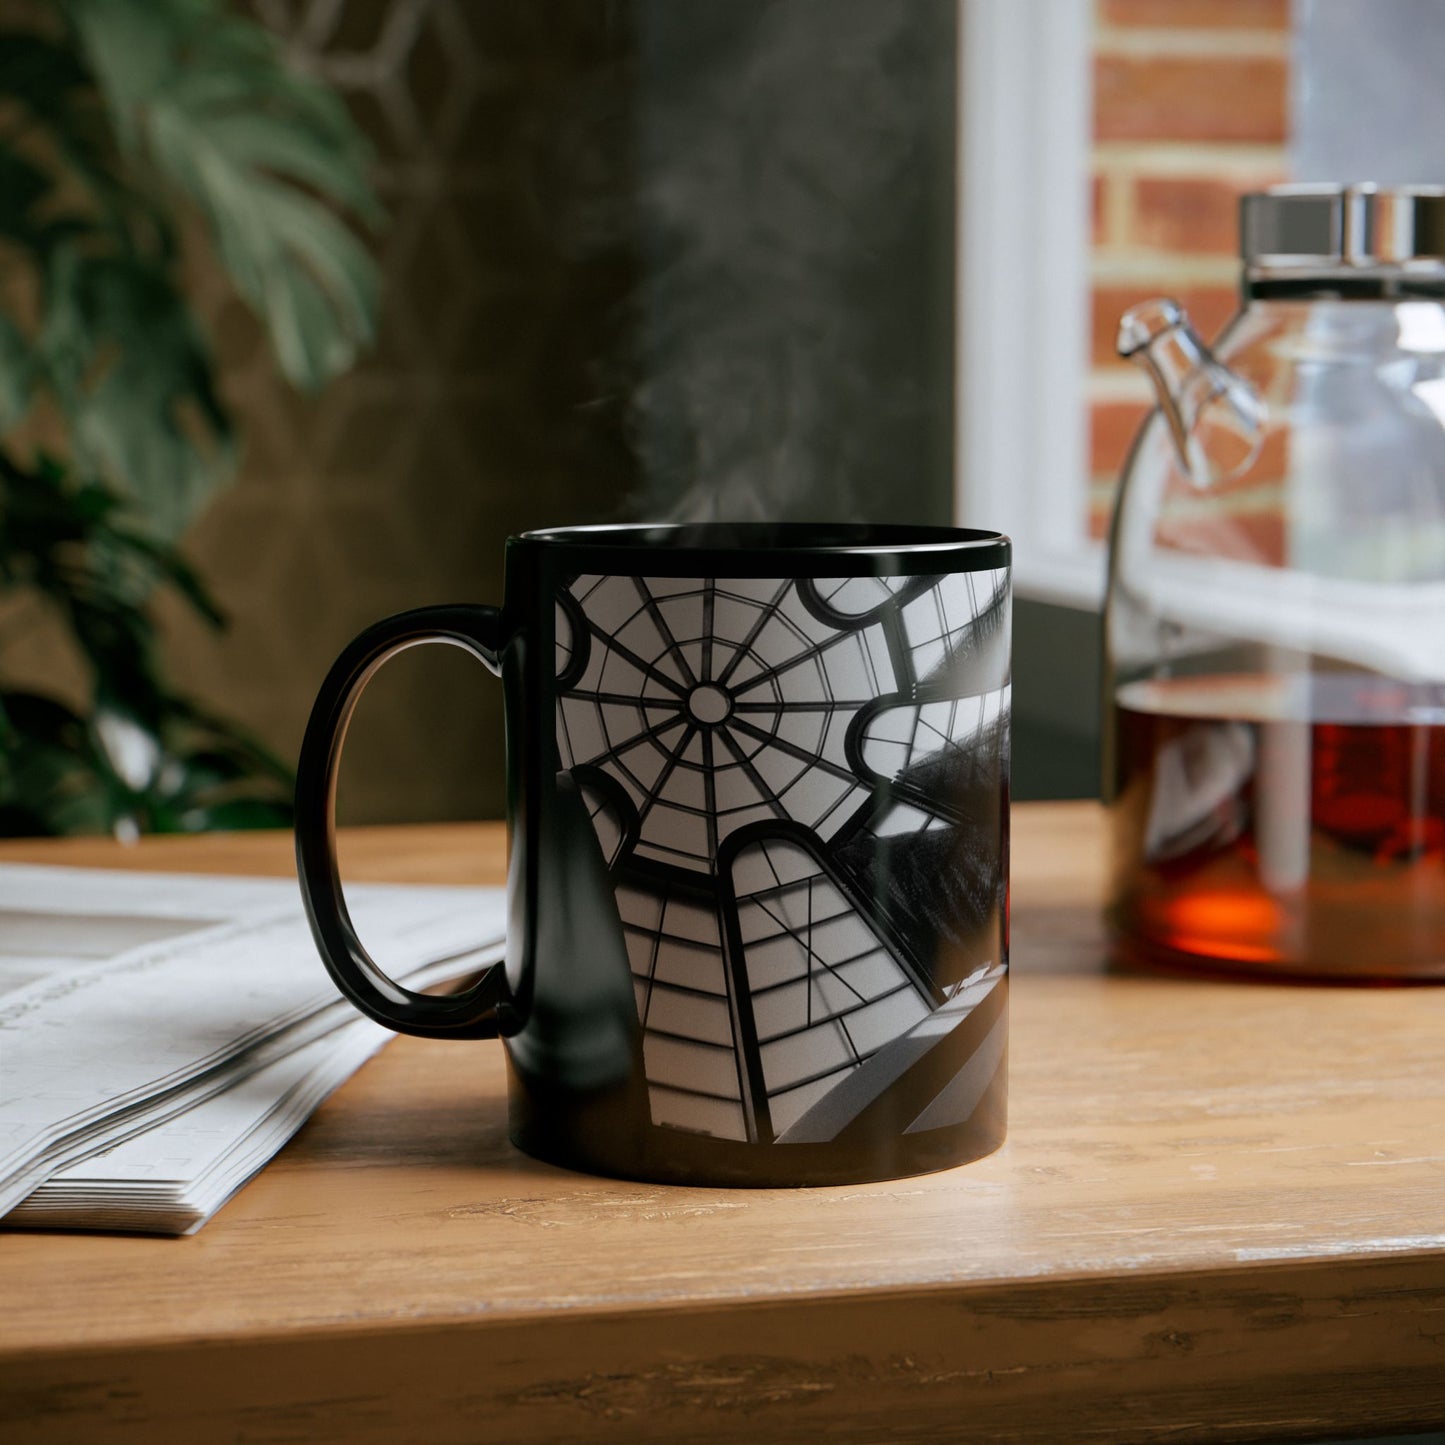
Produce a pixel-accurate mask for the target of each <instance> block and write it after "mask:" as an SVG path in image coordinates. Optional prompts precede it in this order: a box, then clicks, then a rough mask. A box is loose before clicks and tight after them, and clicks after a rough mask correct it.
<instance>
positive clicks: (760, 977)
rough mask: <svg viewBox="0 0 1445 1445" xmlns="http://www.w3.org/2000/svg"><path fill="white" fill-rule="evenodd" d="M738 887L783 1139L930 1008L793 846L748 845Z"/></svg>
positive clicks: (772, 1116) (755, 1011)
mask: <svg viewBox="0 0 1445 1445" xmlns="http://www.w3.org/2000/svg"><path fill="white" fill-rule="evenodd" d="M732 881H733V886H734V888H735V890H736V895H737V909H738V913H737V918H738V932H739V935H740V939H741V944H742V955H743V963H744V968H745V972H746V977H747V983H748V992H749V995H750V1000H751V1007H752V1021H753V1028H754V1030H755V1033H756V1036H757V1045H758V1061H759V1065H760V1073H761V1083H762V1089H761V1093H762V1094H763V1097H764V1099H765V1101H766V1108H767V1115H768V1122H769V1124H770V1126H771V1129H772V1132H773V1133H774V1134H781V1133H782V1132H783V1131H784V1130H785V1129H787V1128H788V1127H789V1125H791V1124H793V1123H794V1122H796V1121H797V1120H798V1119H799V1118H800V1117H801V1116H802V1115H803V1114H805V1113H806V1112H807V1111H808V1109H810V1108H811V1107H812V1106H813V1105H814V1104H816V1103H817V1102H818V1100H819V1099H821V1098H822V1097H823V1095H824V1094H827V1093H829V1092H830V1091H831V1090H832V1089H833V1088H834V1086H835V1085H836V1084H838V1083H839V1082H840V1080H841V1079H843V1078H844V1077H845V1076H846V1075H848V1074H850V1073H852V1072H853V1070H855V1069H856V1068H858V1067H859V1066H860V1065H862V1064H863V1063H864V1062H865V1061H866V1060H867V1059H869V1058H870V1057H871V1056H872V1055H873V1054H875V1053H876V1052H877V1051H878V1049H879V1048H881V1047H882V1046H883V1045H884V1044H886V1043H888V1042H889V1041H890V1040H891V1039H893V1038H896V1037H897V1036H898V1035H899V1034H901V1033H904V1032H906V1031H907V1030H908V1029H910V1028H911V1027H912V1026H913V1025H914V1024H916V1023H918V1022H919V1021H920V1020H922V1019H924V1018H926V1017H927V1016H928V1014H929V1013H930V1011H931V1010H932V1007H933V1001H932V1000H931V999H930V998H929V997H928V993H927V991H926V990H925V989H924V988H922V987H920V984H919V981H918V979H917V978H916V977H914V976H913V975H911V974H910V973H909V972H908V971H907V970H905V969H904V968H903V966H902V965H901V964H900V963H899V962H898V960H897V959H895V958H894V957H893V955H892V954H891V953H890V952H889V950H888V947H887V945H886V944H885V943H884V942H883V940H882V939H881V938H880V937H879V936H878V934H877V933H875V932H874V930H873V927H872V926H871V924H870V923H869V922H868V921H867V920H866V919H865V918H864V917H863V916H862V915H861V914H860V913H859V912H857V911H856V910H855V909H854V908H853V906H852V904H851V903H850V902H849V901H848V900H847V899H846V898H845V897H844V895H843V893H842V891H841V889H840V888H839V887H838V885H837V883H836V882H834V880H833V879H831V878H830V877H829V876H828V875H827V873H826V871H825V870H824V868H823V867H822V865H821V864H820V863H819V862H818V861H817V860H816V859H815V858H812V857H810V856H809V854H808V853H807V852H806V851H805V850H804V849H803V848H802V847H800V846H799V845H798V844H797V843H794V842H791V841H788V840H786V839H766V840H759V841H758V842H756V843H750V844H748V845H747V846H746V847H744V848H743V849H742V850H741V851H740V852H739V853H738V856H737V858H736V860H735V861H734V863H733V869H732Z"/></svg>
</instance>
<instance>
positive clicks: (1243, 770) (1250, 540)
mask: <svg viewBox="0 0 1445 1445" xmlns="http://www.w3.org/2000/svg"><path fill="white" fill-rule="evenodd" d="M1241 231H1242V245H1241V250H1242V255H1243V259H1244V274H1243V306H1242V308H1241V310H1240V311H1239V313H1238V314H1237V315H1236V316H1235V318H1234V319H1233V321H1231V322H1230V324H1229V325H1228V327H1227V328H1226V329H1225V331H1224V333H1223V335H1222V337H1221V339H1220V340H1219V341H1218V343H1217V344H1216V346H1215V347H1214V348H1213V349H1212V350H1211V349H1210V348H1209V347H1207V346H1206V345H1205V344H1204V343H1203V342H1202V341H1201V339H1200V338H1199V336H1198V335H1197V334H1196V333H1195V331H1194V330H1193V328H1192V327H1191V326H1190V324H1189V320H1188V318H1187V317H1186V316H1185V315H1184V313H1183V311H1182V310H1181V309H1180V308H1179V307H1178V306H1177V305H1175V304H1174V303H1173V302H1170V301H1165V300H1159V301H1151V302H1146V303H1144V304H1143V305H1140V306H1137V307H1135V308H1133V309H1132V310H1131V311H1130V312H1129V313H1128V314H1127V315H1126V316H1125V317H1124V318H1123V321H1122V324H1121V327H1120V332H1119V350H1120V352H1121V354H1123V355H1124V356H1127V357H1129V358H1131V359H1132V360H1134V361H1135V362H1137V363H1138V364H1139V365H1140V366H1142V367H1143V368H1144V370H1145V371H1146V372H1147V373H1148V374H1149V376H1150V378H1151V380H1152V381H1153V383H1154V387H1155V390H1156V394H1157V401H1158V406H1157V409H1156V410H1155V411H1154V412H1152V413H1151V414H1150V416H1149V417H1148V419H1147V420H1146V421H1145V422H1144V424H1143V426H1142V428H1141V430H1140V432H1139V435H1138V437H1137V439H1136V440H1135V443H1134V448H1133V451H1132V453H1131V455H1130V457H1129V460H1128V462H1127V463H1126V465H1125V470H1124V477H1123V481H1122V484H1121V488H1120V492H1119V497H1118V501H1117V503H1116V507H1115V513H1114V522H1113V530H1112V536H1111V541H1110V569H1109V592H1108V602H1107V607H1106V615H1105V657H1106V661H1105V703H1106V714H1107V717H1106V726H1105V737H1106V743H1105V793H1106V800H1107V801H1108V803H1109V805H1110V809H1111V817H1112V825H1113V832H1114V860H1113V865H1114V867H1113V884H1112V901H1111V917H1112V923H1113V927H1114V930H1115V934H1116V939H1117V942H1118V946H1119V948H1120V951H1121V952H1122V954H1123V955H1124V956H1125V957H1126V958H1129V957H1132V958H1134V959H1137V960H1140V961H1145V962H1148V963H1152V964H1156V965H1157V964H1164V965H1166V966H1184V967H1195V968H1198V967H1205V968H1220V967H1224V968H1228V969H1232V970H1251V971H1257V972H1261V973H1267V974H1274V975H1282V974H1296V975H1306V976H1316V977H1322V976H1334V977H1356V978H1400V979H1406V978H1425V977H1435V978H1445V192H1442V191H1440V190H1436V189H1433V188H1431V189H1425V188H1407V189H1397V190H1385V189H1378V188H1375V187H1372V186H1363V185H1362V186H1344V187H1278V188H1276V189H1274V190H1271V191H1268V192H1263V193H1260V194H1257V195H1251V196H1247V197H1245V198H1244V201H1243V203H1242V207H1241Z"/></svg>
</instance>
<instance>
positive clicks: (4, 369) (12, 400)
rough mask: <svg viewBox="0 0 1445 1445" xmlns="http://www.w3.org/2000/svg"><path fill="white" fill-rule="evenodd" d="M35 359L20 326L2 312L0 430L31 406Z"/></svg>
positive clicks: (0, 324)
mask: <svg viewBox="0 0 1445 1445" xmlns="http://www.w3.org/2000/svg"><path fill="white" fill-rule="evenodd" d="M34 376H35V363H34V360H33V358H32V357H31V355H30V346H29V344H28V343H27V342H26V340H25V338H24V336H22V335H21V334H20V328H19V327H18V326H16V325H15V323H14V322H13V321H11V319H10V318H9V317H8V316H5V315H0V431H9V430H10V428H11V427H13V426H15V425H16V424H17V423H18V422H19V421H20V419H21V418H22V417H23V416H24V415H25V413H26V411H27V410H29V407H30V388H31V386H32V385H33V382H34Z"/></svg>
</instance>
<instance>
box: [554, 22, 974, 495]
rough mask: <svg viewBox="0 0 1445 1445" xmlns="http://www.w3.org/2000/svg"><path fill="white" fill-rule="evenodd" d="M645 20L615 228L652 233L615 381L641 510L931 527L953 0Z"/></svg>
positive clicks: (939, 448)
mask: <svg viewBox="0 0 1445 1445" xmlns="http://www.w3.org/2000/svg"><path fill="white" fill-rule="evenodd" d="M635 15H636V25H637V36H636V40H637V53H638V66H637V71H636V73H635V74H633V75H632V76H631V77H630V83H631V85H632V86H633V87H634V88H635V94H636V97H637V98H636V100H635V102H634V104H635V105H636V107H637V109H636V113H635V116H634V118H633V123H634V127H635V130H634V138H635V145H636V153H635V154H636V175H635V176H634V177H632V178H631V192H630V195H631V201H630V204H629V206H627V207H626V208H625V209H626V210H627V212H628V214H627V216H626V217H625V218H624V220H623V224H624V225H626V226H627V227H628V228H629V229H634V228H637V229H640V233H641V247H640V251H641V255H640V259H639V265H640V276H639V279H638V281H637V283H636V285H635V287H634V288H633V290H632V292H631V294H630V296H629V300H628V304H627V317H626V322H625V329H626V331H627V333H628V338H629V339H628V342H627V347H626V349H627V353H628V354H627V356H626V357H625V359H624V360H623V361H622V363H621V364H620V365H619V366H617V367H616V369H615V373H614V374H610V375H608V376H606V377H605V378H604V388H605V389H606V390H609V391H613V392H621V393H623V394H625V398H626V400H625V406H626V412H627V423H628V431H629V434H630V438H631V441H632V444H633V447H634V449H635V452H636V455H637V457H638V459H639V461H640V463H641V467H640V470H641V473H642V486H643V493H642V495H641V496H640V497H638V498H636V499H634V503H633V508H632V509H633V510H634V512H639V513H641V514H643V515H647V516H651V517H666V518H668V519H670V520H675V521H699V520H732V521H738V520H779V519H787V518H796V517H816V516H822V515H826V516H828V517H830V518H833V519H835V520H841V519H843V518H847V517H856V516H874V517H877V516H882V515H889V516H900V517H906V516H908V515H909V514H910V513H912V514H916V515H918V516H920V517H922V516H925V515H927V514H928V513H929V511H930V510H931V508H930V500H931V501H932V503H933V507H932V509H934V510H939V514H940V515H942V514H943V512H942V510H941V509H939V503H940V500H941V498H942V497H943V496H945V495H946V487H947V480H946V471H947V465H948V463H947V450H948V439H949V436H950V434H951V412H950V394H951V373H950V370H949V362H950V354H951V327H952V308H951V296H952V283H953V270H952V254H951V252H952V236H953V224H952V215H951V211H952V198H953V142H952V115H953V87H952V73H953V38H954V19H953V7H952V5H951V4H943V3H926V4H878V3H876V0H788V3H786V4H776V3H769V0H728V3H727V4H717V3H715V0H647V3H644V4H641V5H640V6H639V7H637V10H636V11H635ZM618 83H619V84H623V83H627V82H626V80H624V79H622V78H619V82H618ZM576 139H577V141H578V142H579V144H582V145H585V144H587V141H586V140H584V138H583V137H581V136H578V137H576ZM634 208H635V209H634ZM580 219H581V220H582V223H583V225H584V226H592V227H596V226H597V225H598V224H599V222H601V223H602V224H603V227H604V229H605V221H604V220H603V218H602V217H600V216H599V215H598V214H592V215H590V216H587V217H582V218H580ZM594 234H596V232H595V231H594ZM635 234H636V230H635V229H634V235H635ZM885 499H886V500H885ZM942 507H944V508H946V502H945V503H942Z"/></svg>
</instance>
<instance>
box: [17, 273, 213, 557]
mask: <svg viewBox="0 0 1445 1445" xmlns="http://www.w3.org/2000/svg"><path fill="white" fill-rule="evenodd" d="M48 298H49V301H50V304H49V306H48V308H47V312H46V321H45V326H44V328H43V330H42V332H41V335H40V338H39V342H38V347H37V349H38V351H39V353H40V355H41V356H42V357H43V358H44V363H45V366H46V371H47V375H48V377H49V378H50V380H51V383H52V385H53V387H54V389H55V392H56V395H57V398H58V399H59V401H60V404H61V408H62V410H63V411H64V413H65V415H66V416H67V418H68V419H69V421H70V424H71V429H72V432H71V440H72V443H73V445H74V446H75V449H76V453H77V458H78V460H79V462H80V464H81V466H82V467H83V468H84V469H85V470H86V471H87V472H90V473H92V474H95V475H99V476H104V477H108V478H112V479H114V480H115V481H117V482H118V483H119V484H120V485H122V486H123V487H125V488H126V489H127V490H128V491H129V492H130V494H131V496H132V498H133V500H134V501H135V503H136V504H137V507H136V514H137V516H140V517H144V519H145V521H146V524H147V525H148V526H149V527H150V528H151V530H152V531H153V532H154V533H155V534H156V535H158V536H161V537H166V538H172V537H175V536H177V535H179V533H180V532H181V530H182V529H183V528H184V527H185V525H186V524H187V523H188V522H189V521H190V520H191V518H192V517H193V516H194V515H195V514H196V512H197V511H198V510H199V509H200V507H201V506H202V505H203V504H204V502H205V501H206V499H207V498H208V497H209V496H210V495H211V493H212V492H213V491H214V490H215V488H216V487H217V486H218V485H219V484H220V483H221V482H222V481H223V480H224V479H225V478H226V477H227V476H229V474H230V472H231V470H232V468H233V466H234V462H235V444H234V439H233V436H232V433H231V426H230V420H229V418H228V417H227V415H226V412H225V410H224V408H223V407H222V405H221V402H220V399H219V397H218V396H217V394H216V391H215V383H214V376H213V372H212V367H211V361H210V356H209V353H208V352H207V349H206V346H205V343H204V341H203V339H202V337H201V335H200V333H199V331H198V330H197V328H196V325H195V322H194V321H193V319H192V317H191V315H190V312H189V311H188V310H187V308H186V305H185V302H184V300H183V299H182V298H181V296H180V295H179V294H178V293H177V291H176V290H175V288H174V286H173V284H172V282H171V280H170V278H169V276H168V275H167V274H166V272H165V270H164V269H163V268H161V267H160V266H158V265H156V264H154V263H153V262H150V261H146V260H142V259H140V258H135V257H127V256H101V257H90V256H86V255H84V254H83V253H81V252H80V251H79V250H78V249H62V250H61V251H60V252H59V253H57V256H56V258H55V264H54V266H53V267H52V272H51V277H50V285H49V288H48Z"/></svg>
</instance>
